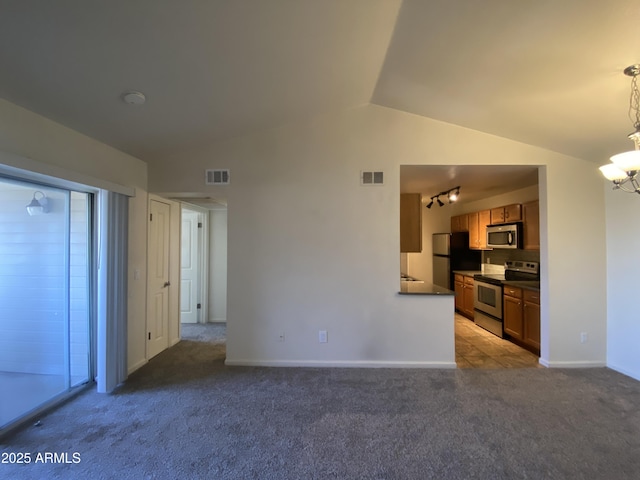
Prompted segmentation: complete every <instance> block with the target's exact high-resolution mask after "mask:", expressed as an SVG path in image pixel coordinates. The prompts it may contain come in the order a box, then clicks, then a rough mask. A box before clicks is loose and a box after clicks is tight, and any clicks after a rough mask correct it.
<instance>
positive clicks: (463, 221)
mask: <svg viewBox="0 0 640 480" xmlns="http://www.w3.org/2000/svg"><path fill="white" fill-rule="evenodd" d="M468 231H469V216H468V215H467V214H466V213H465V214H464V215H456V216H455V217H451V233H455V232H468Z"/></svg>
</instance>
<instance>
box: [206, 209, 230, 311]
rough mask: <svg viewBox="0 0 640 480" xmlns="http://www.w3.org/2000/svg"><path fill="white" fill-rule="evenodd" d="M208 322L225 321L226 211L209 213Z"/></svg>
mask: <svg viewBox="0 0 640 480" xmlns="http://www.w3.org/2000/svg"><path fill="white" fill-rule="evenodd" d="M208 321H209V322H226V321H227V210H226V209H224V210H222V209H219V210H211V211H210V212H209V319H208Z"/></svg>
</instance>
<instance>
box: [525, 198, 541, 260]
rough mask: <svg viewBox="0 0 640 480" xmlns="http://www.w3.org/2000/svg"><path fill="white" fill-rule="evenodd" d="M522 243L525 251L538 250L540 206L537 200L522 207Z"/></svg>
mask: <svg viewBox="0 0 640 480" xmlns="http://www.w3.org/2000/svg"><path fill="white" fill-rule="evenodd" d="M522 216H523V220H524V223H523V229H522V230H523V232H522V235H523V237H524V238H523V241H522V247H523V248H524V249H525V250H540V204H539V202H538V200H535V201H533V202H528V203H525V204H523V205H522Z"/></svg>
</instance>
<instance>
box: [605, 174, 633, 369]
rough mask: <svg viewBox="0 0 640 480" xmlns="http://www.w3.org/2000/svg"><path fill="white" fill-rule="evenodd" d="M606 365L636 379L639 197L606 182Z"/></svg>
mask: <svg viewBox="0 0 640 480" xmlns="http://www.w3.org/2000/svg"><path fill="white" fill-rule="evenodd" d="M605 188H606V202H607V203H606V208H607V224H606V230H607V279H608V281H607V364H608V366H609V367H611V368H613V369H615V370H618V371H620V372H622V373H625V374H627V375H629V376H631V377H633V378H635V379H637V380H640V314H639V313H638V311H639V309H638V303H639V302H638V294H639V293H640V276H638V272H640V250H638V247H637V246H638V239H639V238H640V198H639V197H638V195H637V194H629V193H624V192H621V191H613V190H612V189H611V184H610V183H609V182H606V187H605Z"/></svg>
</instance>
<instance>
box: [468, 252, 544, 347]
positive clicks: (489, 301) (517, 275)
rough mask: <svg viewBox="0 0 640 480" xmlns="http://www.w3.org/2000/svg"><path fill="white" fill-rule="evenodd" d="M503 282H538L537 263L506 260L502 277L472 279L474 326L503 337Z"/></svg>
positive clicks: (498, 275) (480, 275)
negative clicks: (476, 325)
mask: <svg viewBox="0 0 640 480" xmlns="http://www.w3.org/2000/svg"><path fill="white" fill-rule="evenodd" d="M505 280H525V281H540V273H539V264H538V262H522V261H518V260H508V261H507V262H505V270H504V275H500V274H491V275H485V274H477V275H475V276H474V278H473V289H474V295H473V306H474V318H473V319H474V321H475V323H476V324H478V325H479V326H481V327H482V328H484V329H485V330H488V331H490V332H491V333H493V334H495V335H497V336H499V337H500V338H503V337H504V329H503V323H502V286H503V282H504V281H505Z"/></svg>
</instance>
